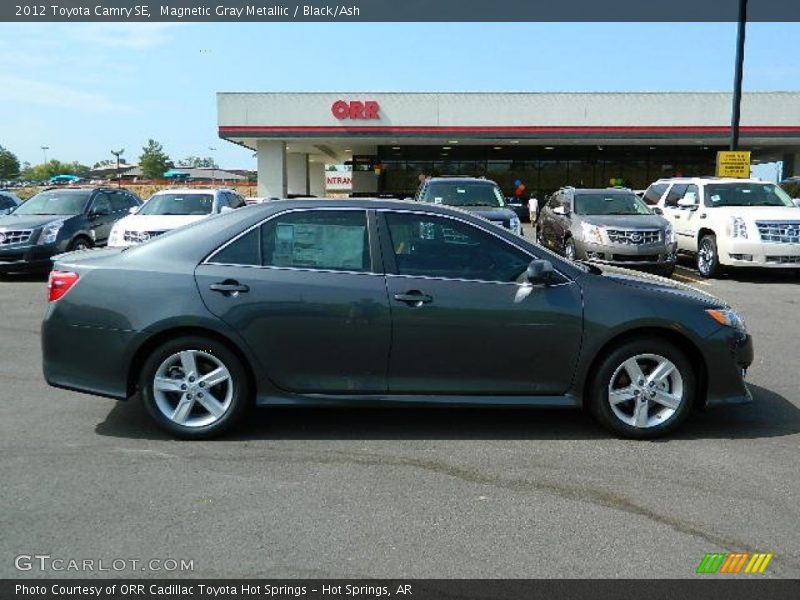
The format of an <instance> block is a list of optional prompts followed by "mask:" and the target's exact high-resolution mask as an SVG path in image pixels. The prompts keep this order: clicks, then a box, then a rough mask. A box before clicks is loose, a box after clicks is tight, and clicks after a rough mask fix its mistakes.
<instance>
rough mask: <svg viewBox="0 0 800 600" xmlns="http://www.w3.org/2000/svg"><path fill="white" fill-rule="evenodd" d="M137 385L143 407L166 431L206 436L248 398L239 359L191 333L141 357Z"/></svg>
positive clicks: (230, 420)
mask: <svg viewBox="0 0 800 600" xmlns="http://www.w3.org/2000/svg"><path fill="white" fill-rule="evenodd" d="M139 389H140V390H141V393H142V400H143V401H144V404H145V406H146V408H147V411H148V412H149V413H150V415H151V416H152V417H153V419H155V421H156V423H158V425H159V426H160V427H162V428H163V429H166V430H167V431H169V432H170V433H172V434H174V435H176V436H178V437H182V438H190V439H201V438H208V437H212V436H215V435H218V434H220V433H222V432H224V431H226V430H227V429H229V428H230V427H232V426H233V425H234V424H235V423H236V422H237V421H238V420H239V419H240V418H241V417H242V415H243V414H244V412H245V410H246V408H247V406H248V404H249V401H250V398H249V394H250V391H249V386H248V381H247V374H246V372H245V369H244V366H243V365H242V363H241V361H240V360H239V358H238V357H237V356H236V355H235V354H234V353H233V352H231V350H230V349H229V348H228V347H227V346H226V345H225V344H222V343H220V342H218V341H216V340H213V339H210V338H205V337H199V336H191V337H182V338H178V339H175V340H173V341H169V342H166V343H165V344H162V345H161V346H159V347H158V348H156V349H155V350H154V351H153V352H152V353H151V354H150V355H149V356H148V357H147V359H146V360H145V363H144V365H143V367H142V371H141V376H140V380H139Z"/></svg>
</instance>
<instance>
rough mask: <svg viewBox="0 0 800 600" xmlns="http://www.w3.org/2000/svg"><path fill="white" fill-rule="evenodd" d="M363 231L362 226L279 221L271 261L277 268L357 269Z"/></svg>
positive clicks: (361, 253)
mask: <svg viewBox="0 0 800 600" xmlns="http://www.w3.org/2000/svg"><path fill="white" fill-rule="evenodd" d="M365 231H366V228H365V227H364V226H361V225H328V224H315V223H314V224H312V223H297V224H286V223H279V224H278V226H277V229H276V232H275V234H276V235H275V251H274V253H273V256H272V260H273V262H274V264H275V265H276V266H279V267H300V268H303V267H305V268H311V269H342V270H358V271H360V270H362V269H363V264H364V233H365Z"/></svg>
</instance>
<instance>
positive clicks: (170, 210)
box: [139, 192, 214, 215]
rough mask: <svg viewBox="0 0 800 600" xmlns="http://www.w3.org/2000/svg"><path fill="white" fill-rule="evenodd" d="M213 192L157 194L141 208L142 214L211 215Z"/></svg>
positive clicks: (140, 212)
mask: <svg viewBox="0 0 800 600" xmlns="http://www.w3.org/2000/svg"><path fill="white" fill-rule="evenodd" d="M213 207H214V195H213V194H195V193H191V192H190V193H186V194H184V193H169V194H156V195H154V196H153V197H151V198H150V200H148V201H147V202H146V203H145V205H144V206H143V207H142V208H141V210H139V214H140V215H210V214H211V210H212V208H213Z"/></svg>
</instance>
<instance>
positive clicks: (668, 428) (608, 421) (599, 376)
mask: <svg viewBox="0 0 800 600" xmlns="http://www.w3.org/2000/svg"><path fill="white" fill-rule="evenodd" d="M634 364H635V365H636V367H638V369H639V372H641V375H640V376H638V377H639V379H638V380H637V379H633V380H632V378H631V375H630V373H631V372H633V373H634V374H636V373H637V371H636V368H635V367H633V365H634ZM670 367H672V370H671V371H666V370H667V369H668V368H670ZM658 370H663V371H666V374H665V375H664V377H659V376H658V375H656V373H657V371H658ZM652 375H656V377H655V381H654V383H655V385H651V384H650V381H649V379H650V377H651V376H652ZM641 382H644V384H643V385H642V384H641ZM696 382H697V378H696V375H695V373H694V369H693V368H692V365H691V362H690V361H689V360H688V359H687V358H686V355H684V354H683V352H681V351H680V350H678V349H677V348H676V347H675V346H674V345H673V344H671V343H669V342H667V341H664V340H660V339H636V340H631V341H628V342H625V343H622V344H621V345H619V346H618V347H616V348H614V349H612V351H611V352H610V353H609V354H608V355H607V356H606V357H605V358H604V359H603V360H602V362H601V363H600V365H599V367H598V368H597V370H596V371H595V374H594V377H593V378H592V381H591V383H590V385H589V386H588V390H589V394H590V395H589V398H588V401H589V407H590V409H591V412H592V414H593V415H594V417H595V419H597V421H598V422H599V423H600V424H601V425H602V426H603V427H605V428H606V429H608V430H610V431H612V432H613V433H615V434H617V435H619V436H621V437H625V438H631V439H652V438H657V437H660V436H663V435H666V434H668V433H670V432H672V431H674V430H675V429H677V428H678V427H679V426H680V425H681V423H683V421H685V420H686V418H687V417H688V416H689V413H690V412H691V410H692V406H693V405H694V398H695V394H696V391H695V390H696ZM612 391H615V392H616V394H615V396H616V398H615V399H614V401H613V403H612V400H611V398H612V395H611V392H612ZM642 398H644V400H643V401H642V400H641V399H642Z"/></svg>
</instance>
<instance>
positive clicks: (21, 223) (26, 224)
mask: <svg viewBox="0 0 800 600" xmlns="http://www.w3.org/2000/svg"><path fill="white" fill-rule="evenodd" d="M74 216H75V215H16V214H10V215H3V216H2V217H0V229H36V228H37V227H41V226H42V225H47V224H48V223H52V222H53V221H66V220H67V219H72V218H73V217H74Z"/></svg>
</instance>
